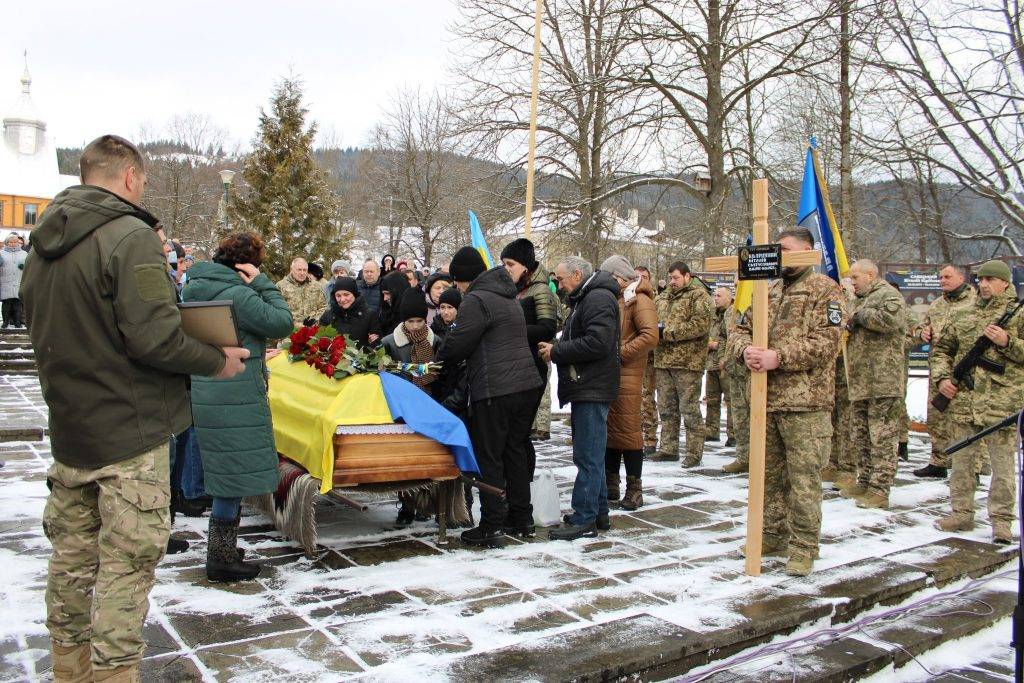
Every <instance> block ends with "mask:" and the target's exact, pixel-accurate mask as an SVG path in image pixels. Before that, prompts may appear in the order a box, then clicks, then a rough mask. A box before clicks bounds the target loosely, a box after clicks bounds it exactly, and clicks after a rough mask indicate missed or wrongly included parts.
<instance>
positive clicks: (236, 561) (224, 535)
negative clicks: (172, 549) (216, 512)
mask: <svg viewBox="0 0 1024 683" xmlns="http://www.w3.org/2000/svg"><path fill="white" fill-rule="evenodd" d="M259 573H260V566H259V565H258V564H249V563H246V562H242V559H241V558H240V557H239V556H238V520H231V519H216V518H215V517H210V533H209V544H208V545H207V547H206V578H207V579H209V580H210V581H214V582H224V581H248V580H251V579H255V578H256V577H257V576H259Z"/></svg>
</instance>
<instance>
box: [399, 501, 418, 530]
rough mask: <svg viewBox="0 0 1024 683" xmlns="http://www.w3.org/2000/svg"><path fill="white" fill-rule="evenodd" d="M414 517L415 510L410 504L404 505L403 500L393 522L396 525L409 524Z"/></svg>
mask: <svg viewBox="0 0 1024 683" xmlns="http://www.w3.org/2000/svg"><path fill="white" fill-rule="evenodd" d="M415 519H416V512H415V511H414V510H413V509H412V507H411V506H409V505H406V504H405V501H404V500H403V501H402V506H401V507H400V508H398V517H396V518H395V524H397V525H398V526H409V525H410V524H412V523H413V520H415Z"/></svg>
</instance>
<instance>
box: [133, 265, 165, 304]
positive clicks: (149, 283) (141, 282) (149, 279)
mask: <svg viewBox="0 0 1024 683" xmlns="http://www.w3.org/2000/svg"><path fill="white" fill-rule="evenodd" d="M135 284H136V286H137V287H138V290H139V297H140V298H141V299H142V300H143V301H172V300H173V298H174V297H173V295H172V294H171V279H170V278H169V277H167V272H166V270H165V269H164V267H163V266H162V265H160V264H158V263H146V264H143V265H139V266H135Z"/></svg>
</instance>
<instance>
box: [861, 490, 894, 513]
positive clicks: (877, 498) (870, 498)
mask: <svg viewBox="0 0 1024 683" xmlns="http://www.w3.org/2000/svg"><path fill="white" fill-rule="evenodd" d="M854 502H856V503H857V507H859V508H867V509H869V510H888V509H889V496H887V495H883V494H881V493H879V492H877V491H867V492H866V493H864V495H862V496H856V497H855V498H854Z"/></svg>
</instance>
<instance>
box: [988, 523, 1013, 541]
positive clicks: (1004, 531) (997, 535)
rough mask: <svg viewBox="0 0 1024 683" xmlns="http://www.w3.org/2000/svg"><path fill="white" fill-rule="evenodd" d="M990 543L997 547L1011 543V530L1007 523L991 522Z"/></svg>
mask: <svg viewBox="0 0 1024 683" xmlns="http://www.w3.org/2000/svg"><path fill="white" fill-rule="evenodd" d="M992 542H993V543H998V544H999V545H1010V544H1011V543H1013V529H1011V528H1010V523H1009V522H992Z"/></svg>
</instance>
